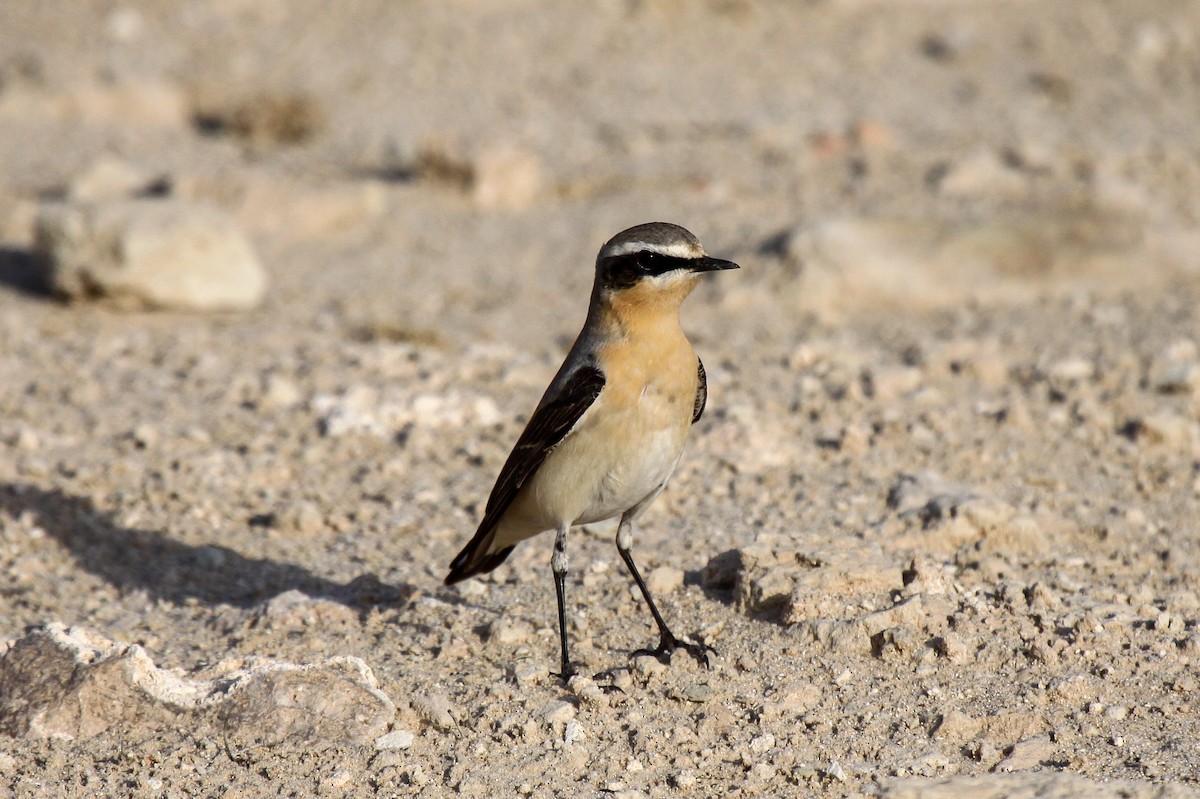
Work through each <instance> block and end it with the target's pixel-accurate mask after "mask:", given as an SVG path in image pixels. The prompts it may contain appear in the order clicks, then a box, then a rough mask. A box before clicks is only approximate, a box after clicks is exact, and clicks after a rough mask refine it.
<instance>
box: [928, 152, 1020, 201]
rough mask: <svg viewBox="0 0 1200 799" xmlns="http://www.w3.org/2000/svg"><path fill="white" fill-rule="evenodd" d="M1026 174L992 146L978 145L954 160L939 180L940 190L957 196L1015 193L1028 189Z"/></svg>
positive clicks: (945, 193)
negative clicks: (1008, 163)
mask: <svg viewBox="0 0 1200 799" xmlns="http://www.w3.org/2000/svg"><path fill="white" fill-rule="evenodd" d="M1026 185H1027V184H1026V181H1025V178H1024V177H1023V176H1022V175H1021V173H1020V172H1018V171H1017V170H1015V169H1012V168H1011V167H1009V166H1008V165H1007V164H1006V163H1005V162H1004V160H1003V159H1002V158H1001V157H1000V155H999V154H998V153H996V152H994V151H993V150H991V149H989V148H979V149H976V150H974V151H972V152H971V153H968V154H967V155H966V156H964V157H963V158H960V159H959V160H958V161H955V162H954V163H953V164H951V165H950V166H949V167H948V168H947V169H946V172H945V173H944V174H943V175H942V176H941V178H940V179H939V180H938V181H937V188H938V192H939V193H940V194H943V195H945V196H947V197H955V198H964V199H965V198H972V197H995V196H1006V195H1007V196H1012V195H1016V194H1020V193H1022V192H1023V191H1025V189H1026Z"/></svg>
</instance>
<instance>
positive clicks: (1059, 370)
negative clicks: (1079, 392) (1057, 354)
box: [1047, 358, 1096, 383]
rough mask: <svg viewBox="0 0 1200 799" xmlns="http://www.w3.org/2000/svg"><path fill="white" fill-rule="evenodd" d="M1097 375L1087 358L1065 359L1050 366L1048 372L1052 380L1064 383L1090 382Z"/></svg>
mask: <svg viewBox="0 0 1200 799" xmlns="http://www.w3.org/2000/svg"><path fill="white" fill-rule="evenodd" d="M1095 373H1096V367H1095V366H1094V365H1093V364H1092V362H1091V361H1089V360H1088V359H1086V358H1064V359H1063V360H1061V361H1056V362H1054V363H1052V364H1050V368H1049V369H1048V370H1047V374H1048V375H1049V377H1050V379H1051V380H1056V381H1060V382H1063V383H1079V382H1082V381H1084V380H1090V379H1091V378H1092V377H1093V376H1094V375H1095Z"/></svg>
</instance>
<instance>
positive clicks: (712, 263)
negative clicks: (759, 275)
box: [688, 256, 741, 272]
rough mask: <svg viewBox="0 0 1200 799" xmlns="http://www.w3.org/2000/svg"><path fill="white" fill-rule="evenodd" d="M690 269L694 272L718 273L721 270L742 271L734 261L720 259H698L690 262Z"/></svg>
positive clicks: (706, 257)
mask: <svg viewBox="0 0 1200 799" xmlns="http://www.w3.org/2000/svg"><path fill="white" fill-rule="evenodd" d="M688 268H689V269H691V270H692V271H693V272H716V271H718V270H720V269H741V267H740V266H738V265H737V264H735V263H734V262H733V261H722V260H721V259H720V258H709V257H708V256H705V257H703V258H697V259H695V260H694V261H691V262H689V264H688Z"/></svg>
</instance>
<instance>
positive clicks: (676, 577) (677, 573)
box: [646, 566, 683, 597]
mask: <svg viewBox="0 0 1200 799" xmlns="http://www.w3.org/2000/svg"><path fill="white" fill-rule="evenodd" d="M646 587H647V588H648V589H650V594H651V595H652V596H656V597H657V596H665V595H666V594H670V593H674V592H675V591H678V590H679V589H680V588H682V587H683V570H682V569H677V568H675V567H674V566H659V567H658V568H656V569H653V570H651V572H650V573H649V574H647V575H646Z"/></svg>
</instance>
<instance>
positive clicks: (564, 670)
mask: <svg viewBox="0 0 1200 799" xmlns="http://www.w3.org/2000/svg"><path fill="white" fill-rule="evenodd" d="M578 673H579V672H577V671H575V666H574V665H573V664H571V663H563V664H562V667H561V670H560V671H552V672H550V676H551V677H557V678H558V679H560V680H562V684H563V685H564V686H565V685H566V684H567V683H569V682H571V678H572V677H574V676H575V675H576V674H578Z"/></svg>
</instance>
